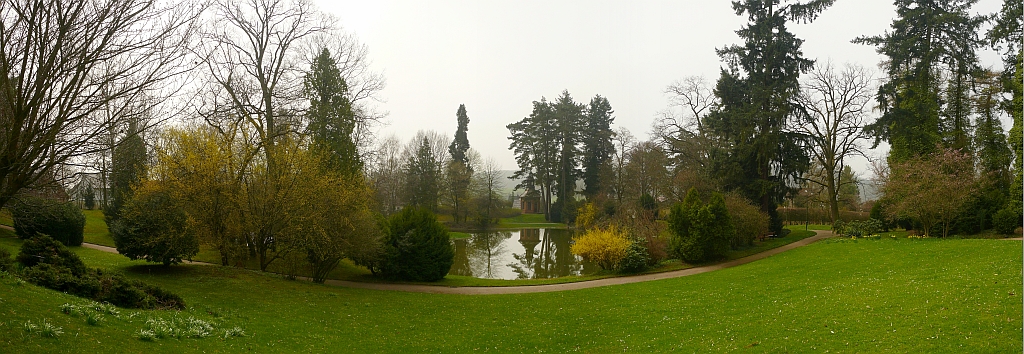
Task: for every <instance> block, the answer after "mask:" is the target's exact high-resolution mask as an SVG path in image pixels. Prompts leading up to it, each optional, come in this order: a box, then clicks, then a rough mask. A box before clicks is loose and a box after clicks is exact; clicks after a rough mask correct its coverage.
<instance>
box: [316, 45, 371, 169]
mask: <svg viewBox="0 0 1024 354" xmlns="http://www.w3.org/2000/svg"><path fill="white" fill-rule="evenodd" d="M303 88H304V90H305V95H306V98H308V99H309V112H308V113H307V119H308V120H309V125H308V126H307V128H306V129H307V130H308V133H309V134H310V136H311V137H312V141H313V146H314V147H315V148H316V149H319V150H320V151H322V152H324V153H325V154H326V155H327V156H328V161H329V164H330V167H331V168H334V169H337V170H338V171H341V172H342V173H345V174H348V175H358V174H359V173H360V172H361V171H362V168H363V163H362V161H361V160H360V158H359V152H358V150H357V149H356V143H355V141H354V139H353V136H352V134H353V131H354V130H355V127H356V118H355V113H353V111H352V103H351V102H350V101H349V99H348V98H347V97H346V95H347V93H348V85H347V84H346V83H345V79H344V78H342V77H341V70H339V69H338V65H337V63H336V62H335V61H334V58H332V57H331V52H330V51H328V50H327V48H323V49H322V50H321V51H320V54H319V55H317V56H316V58H314V59H313V64H312V65H311V66H310V68H309V72H308V73H306V77H305V80H303Z"/></svg>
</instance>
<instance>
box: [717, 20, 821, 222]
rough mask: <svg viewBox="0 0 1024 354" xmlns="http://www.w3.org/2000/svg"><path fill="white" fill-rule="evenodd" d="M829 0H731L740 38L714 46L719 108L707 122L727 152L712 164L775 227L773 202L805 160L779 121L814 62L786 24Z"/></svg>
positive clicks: (785, 118)
mask: <svg viewBox="0 0 1024 354" xmlns="http://www.w3.org/2000/svg"><path fill="white" fill-rule="evenodd" d="M833 2H834V0H814V1H808V2H806V3H799V2H796V3H789V4H785V5H781V4H780V0H768V1H764V0H744V1H733V3H732V7H733V9H734V10H735V11H736V14H737V15H740V16H742V15H744V14H746V15H747V18H748V21H749V23H748V24H747V25H745V26H743V27H742V28H741V29H740V30H738V31H736V34H738V35H739V36H740V38H742V39H743V40H744V44H743V45H742V46H739V45H732V46H729V47H726V48H724V49H721V50H718V55H719V56H720V57H721V58H722V60H723V61H725V62H726V63H727V64H728V69H723V70H722V72H721V77H720V78H719V80H718V85H717V87H716V89H715V95H716V96H717V97H718V98H719V99H720V106H719V108H718V110H717V111H715V112H713V113H712V114H711V115H710V116H709V117H707V119H706V121H707V123H708V125H710V127H711V129H712V130H713V132H714V134H716V135H718V136H719V137H720V138H722V139H723V140H725V141H727V142H728V143H729V144H731V150H730V151H729V153H728V155H727V156H725V157H724V158H723V159H720V161H716V166H714V170H715V173H716V174H718V175H720V176H721V177H722V180H723V183H724V187H725V188H727V189H738V190H740V191H742V193H743V194H744V195H745V196H746V197H747V198H749V199H751V200H753V201H755V202H756V203H757V204H758V205H759V206H760V208H761V210H762V211H764V212H765V213H767V214H768V215H769V216H771V220H772V229H773V230H775V231H779V230H780V229H781V228H782V222H781V219H779V217H778V213H777V212H776V203H778V202H779V201H781V200H782V199H783V197H784V196H785V195H787V194H789V193H790V188H789V187H787V185H786V181H787V180H792V179H795V178H796V177H798V176H799V175H800V174H802V173H803V171H804V170H806V169H807V167H808V164H809V161H808V160H809V159H808V156H807V153H806V149H805V146H803V143H802V140H803V137H802V135H800V134H798V133H795V132H791V131H788V130H787V129H786V127H787V122H789V120H790V119H793V118H794V117H795V114H796V112H797V110H796V106H795V104H794V97H795V96H796V95H797V94H798V92H799V88H800V86H799V85H800V84H799V76H800V73H802V72H806V71H807V70H809V69H811V67H812V66H813V64H814V62H813V61H812V60H810V59H806V58H804V57H803V52H802V51H801V49H800V46H801V45H802V43H803V40H801V39H799V38H796V36H795V35H794V34H793V33H791V32H789V30H788V29H787V28H786V24H787V23H788V22H789V21H802V22H805V23H806V22H811V21H813V20H814V19H815V18H817V15H818V14H819V13H821V12H822V11H824V10H825V9H826V8H828V7H829V6H831V5H832V3H833Z"/></svg>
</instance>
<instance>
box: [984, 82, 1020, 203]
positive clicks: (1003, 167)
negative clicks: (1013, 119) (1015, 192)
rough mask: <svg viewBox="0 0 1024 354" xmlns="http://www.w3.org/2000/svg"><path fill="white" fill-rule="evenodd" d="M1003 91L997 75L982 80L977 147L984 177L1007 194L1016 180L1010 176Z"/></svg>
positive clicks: (992, 185)
mask: <svg viewBox="0 0 1024 354" xmlns="http://www.w3.org/2000/svg"><path fill="white" fill-rule="evenodd" d="M1001 92H1002V88H1001V87H1000V85H999V77H998V76H997V75H996V74H995V73H987V74H986V75H985V76H983V77H982V80H981V87H980V92H979V95H978V96H977V98H976V101H975V104H976V107H977V111H978V118H977V122H976V125H977V128H975V131H974V146H975V149H976V151H977V152H978V167H979V169H980V170H981V172H982V176H983V178H986V179H988V180H989V181H991V182H992V183H991V187H993V188H995V189H997V190H999V191H1000V192H1001V193H1006V192H1008V189H1009V188H1010V183H1011V181H1012V178H1013V177H1012V176H1011V174H1010V164H1011V161H1012V159H1013V154H1012V153H1011V152H1010V147H1009V146H1008V145H1007V143H1006V134H1004V133H1003V125H1002V122H1000V120H999V104H1000V102H999V96H1000V95H1001Z"/></svg>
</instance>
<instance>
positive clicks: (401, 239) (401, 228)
mask: <svg viewBox="0 0 1024 354" xmlns="http://www.w3.org/2000/svg"><path fill="white" fill-rule="evenodd" d="M388 229H389V230H390V231H389V235H388V240H387V242H386V245H385V251H384V255H383V259H382V261H381V263H380V267H379V268H380V272H381V273H382V274H383V275H385V276H388V277H394V278H398V279H403V280H412V281H437V280H440V279H441V278H444V276H445V275H447V274H448V270H449V269H451V267H452V263H454V262H455V250H454V249H453V248H452V245H451V242H450V241H449V239H448V230H447V229H446V228H445V227H444V225H441V223H438V222H437V217H436V216H434V214H433V213H431V212H430V211H429V210H426V209H422V208H414V207H406V208H405V209H402V211H401V212H399V213H398V214H395V215H393V216H392V217H391V218H390V219H389V220H388Z"/></svg>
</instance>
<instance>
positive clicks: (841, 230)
mask: <svg viewBox="0 0 1024 354" xmlns="http://www.w3.org/2000/svg"><path fill="white" fill-rule="evenodd" d="M882 227H883V224H882V221H881V220H878V219H868V220H864V221H860V220H854V221H850V222H843V221H842V220H838V221H836V222H835V223H834V224H832V232H834V233H835V234H836V235H839V236H855V237H862V236H872V235H877V234H878V233H879V232H882V231H883V229H882Z"/></svg>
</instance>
